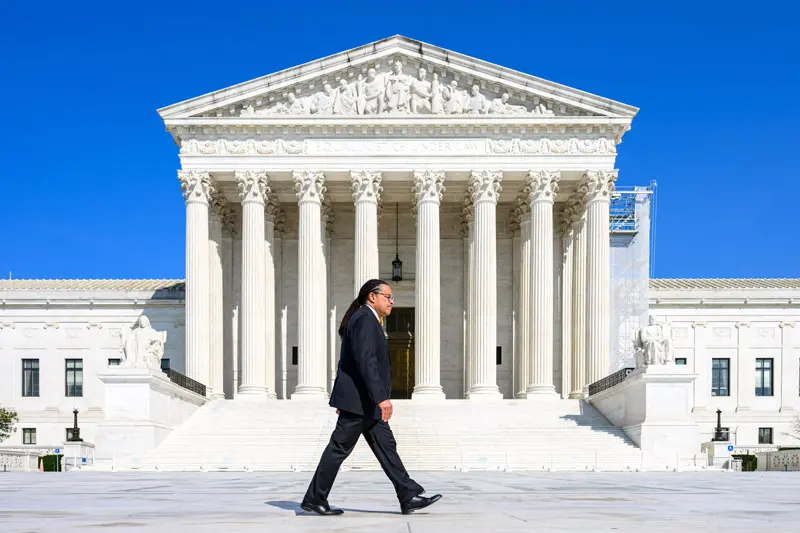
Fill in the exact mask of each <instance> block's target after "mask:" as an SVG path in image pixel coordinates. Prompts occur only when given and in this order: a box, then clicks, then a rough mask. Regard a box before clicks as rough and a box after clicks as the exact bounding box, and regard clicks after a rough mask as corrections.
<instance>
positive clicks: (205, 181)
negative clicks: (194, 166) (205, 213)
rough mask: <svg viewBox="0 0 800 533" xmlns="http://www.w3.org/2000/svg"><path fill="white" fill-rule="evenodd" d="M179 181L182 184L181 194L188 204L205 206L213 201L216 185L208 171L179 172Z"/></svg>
mask: <svg viewBox="0 0 800 533" xmlns="http://www.w3.org/2000/svg"><path fill="white" fill-rule="evenodd" d="M178 180H180V182H181V194H183V199H184V200H186V203H187V204H193V203H198V204H205V205H208V203H209V202H210V201H211V194H212V192H213V191H214V183H213V181H212V180H211V176H209V174H208V171H207V170H179V171H178Z"/></svg>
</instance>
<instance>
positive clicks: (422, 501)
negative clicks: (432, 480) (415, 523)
mask: <svg viewBox="0 0 800 533" xmlns="http://www.w3.org/2000/svg"><path fill="white" fill-rule="evenodd" d="M441 498H442V495H441V494H434V495H433V496H431V497H430V498H426V497H425V496H414V497H413V498H411V499H410V500H408V501H405V502H403V503H401V504H400V511H402V512H403V514H411V513H413V512H414V511H419V510H420V509H424V508H426V507H427V506H429V505H431V504H433V503H436V502H438V501H439V500H440V499H441Z"/></svg>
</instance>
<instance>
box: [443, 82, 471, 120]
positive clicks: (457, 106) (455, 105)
mask: <svg viewBox="0 0 800 533" xmlns="http://www.w3.org/2000/svg"><path fill="white" fill-rule="evenodd" d="M442 99H443V101H444V112H445V114H447V115H460V114H461V113H463V112H464V104H465V103H466V102H467V100H468V99H469V96H468V95H467V91H464V90H461V89H459V88H458V82H457V81H456V80H453V81H451V82H450V84H449V85H447V86H446V87H445V88H444V89H443V90H442Z"/></svg>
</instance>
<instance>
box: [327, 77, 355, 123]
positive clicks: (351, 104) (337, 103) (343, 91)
mask: <svg viewBox="0 0 800 533" xmlns="http://www.w3.org/2000/svg"><path fill="white" fill-rule="evenodd" d="M357 100H358V94H357V92H356V87H355V85H350V84H348V83H347V80H345V79H344V78H342V79H341V80H339V88H338V89H336V97H335V99H334V103H333V114H334V115H357V114H358V108H357V106H356V102H357Z"/></svg>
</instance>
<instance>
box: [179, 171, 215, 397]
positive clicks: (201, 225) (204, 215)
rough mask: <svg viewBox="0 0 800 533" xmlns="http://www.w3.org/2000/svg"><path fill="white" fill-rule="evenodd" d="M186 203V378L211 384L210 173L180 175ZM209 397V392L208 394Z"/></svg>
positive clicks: (183, 173) (194, 172) (182, 173)
mask: <svg viewBox="0 0 800 533" xmlns="http://www.w3.org/2000/svg"><path fill="white" fill-rule="evenodd" d="M178 179H179V180H180V182H181V191H182V193H183V198H184V200H186V375H187V376H188V377H190V378H192V379H193V380H195V381H199V382H200V383H202V384H203V385H208V384H209V376H208V369H209V359H208V350H209V336H208V328H209V309H210V298H209V272H208V204H209V201H210V200H211V193H212V191H213V187H212V184H211V178H210V177H209V175H208V172H206V171H202V170H186V171H179V172H178ZM207 393H208V392H207Z"/></svg>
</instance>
